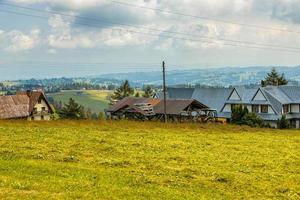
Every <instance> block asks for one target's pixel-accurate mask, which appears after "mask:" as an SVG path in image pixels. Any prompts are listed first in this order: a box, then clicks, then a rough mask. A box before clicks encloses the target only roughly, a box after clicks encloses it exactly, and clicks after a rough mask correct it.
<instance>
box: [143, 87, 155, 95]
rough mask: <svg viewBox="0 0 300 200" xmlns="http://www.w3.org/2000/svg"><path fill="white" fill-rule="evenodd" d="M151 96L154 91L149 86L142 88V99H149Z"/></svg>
mask: <svg viewBox="0 0 300 200" xmlns="http://www.w3.org/2000/svg"><path fill="white" fill-rule="evenodd" d="M153 95H154V90H153V89H152V88H151V87H150V86H149V85H147V86H146V87H144V94H143V97H145V98H151V97H153Z"/></svg>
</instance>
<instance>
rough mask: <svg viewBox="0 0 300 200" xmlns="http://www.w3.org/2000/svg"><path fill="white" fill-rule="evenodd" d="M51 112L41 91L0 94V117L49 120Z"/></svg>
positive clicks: (51, 109)
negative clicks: (8, 94) (9, 94)
mask: <svg viewBox="0 0 300 200" xmlns="http://www.w3.org/2000/svg"><path fill="white" fill-rule="evenodd" d="M53 112H54V111H53V108H52V107H51V106H50V103H49V102H48V100H47V98H46V96H45V94H44V93H43V92H42V91H26V92H18V93H17V94H16V95H11V96H0V119H27V120H30V121H31V120H38V121H39V120H50V116H51V114H52V113H53Z"/></svg>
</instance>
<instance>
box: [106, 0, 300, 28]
mask: <svg viewBox="0 0 300 200" xmlns="http://www.w3.org/2000/svg"><path fill="white" fill-rule="evenodd" d="M111 2H112V3H115V4H118V5H122V6H129V7H135V8H142V9H147V10H153V11H157V12H161V13H165V14H172V15H179V16H183V17H191V18H196V19H202V20H208V21H215V22H219V23H225V24H232V25H238V26H247V27H251V28H257V29H265V30H273V31H280V32H289V33H297V34H300V32H299V31H294V30H289V29H280V28H276V27H265V26H260V25H256V24H246V23H239V22H232V21H227V20H223V19H217V18H211V17H204V16H196V15H189V14H184V13H180V12H171V11H167V10H163V9H159V8H151V7H146V6H140V5H136V4H131V3H127V2H121V1H114V0H113V1H111Z"/></svg>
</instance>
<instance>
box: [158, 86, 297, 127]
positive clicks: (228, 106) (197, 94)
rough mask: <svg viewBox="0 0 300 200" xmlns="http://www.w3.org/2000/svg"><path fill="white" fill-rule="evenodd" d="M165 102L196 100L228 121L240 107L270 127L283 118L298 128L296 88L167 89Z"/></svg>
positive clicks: (159, 96)
mask: <svg viewBox="0 0 300 200" xmlns="http://www.w3.org/2000/svg"><path fill="white" fill-rule="evenodd" d="M155 98H160V99H162V94H161V93H158V94H156V95H155ZM167 98H168V99H178V98H184V99H195V100H197V101H200V102H202V103H203V104H205V105H207V106H208V107H210V108H212V109H215V110H217V112H218V116H219V117H221V118H224V119H227V120H230V118H231V111H232V108H233V107H234V106H235V105H243V106H245V107H247V108H248V110H249V112H254V113H256V114H257V115H258V116H260V117H261V118H262V119H263V120H264V121H265V122H266V123H267V124H270V125H271V126H272V127H277V121H278V119H280V118H281V117H282V116H283V115H285V116H286V118H287V120H289V122H290V125H291V126H292V127H293V128H300V87H299V86H268V87H260V88H245V87H235V88H168V90H167Z"/></svg>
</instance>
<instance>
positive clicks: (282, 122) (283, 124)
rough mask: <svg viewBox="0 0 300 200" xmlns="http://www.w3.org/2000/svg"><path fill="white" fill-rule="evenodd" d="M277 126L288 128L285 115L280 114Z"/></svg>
mask: <svg viewBox="0 0 300 200" xmlns="http://www.w3.org/2000/svg"><path fill="white" fill-rule="evenodd" d="M277 126H278V128H279V129H288V128H290V124H289V121H288V120H287V119H286V116H285V115H282V117H281V118H280V119H279V120H278V121H277Z"/></svg>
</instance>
